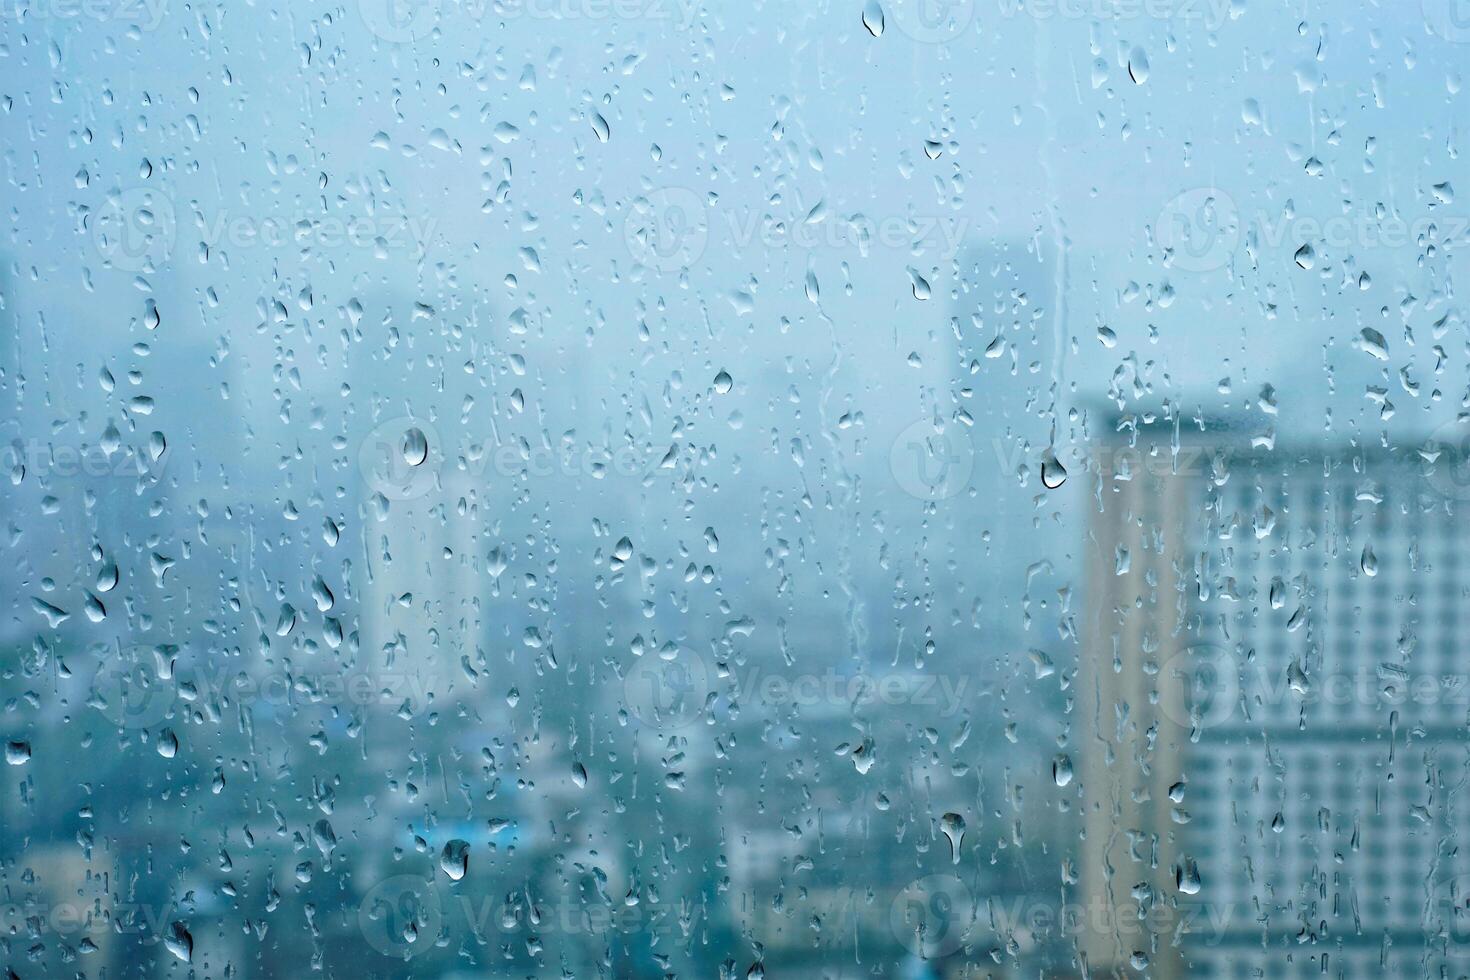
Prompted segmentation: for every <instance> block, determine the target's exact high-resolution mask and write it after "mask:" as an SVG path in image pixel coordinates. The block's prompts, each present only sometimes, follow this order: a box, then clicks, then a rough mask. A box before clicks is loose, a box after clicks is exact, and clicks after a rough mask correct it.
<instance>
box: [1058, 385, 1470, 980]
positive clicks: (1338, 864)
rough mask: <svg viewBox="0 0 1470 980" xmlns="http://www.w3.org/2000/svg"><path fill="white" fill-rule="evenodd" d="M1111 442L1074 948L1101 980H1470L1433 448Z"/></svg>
mask: <svg viewBox="0 0 1470 980" xmlns="http://www.w3.org/2000/svg"><path fill="white" fill-rule="evenodd" d="M1104 428H1105V431H1102V432H1099V433H1098V434H1097V439H1096V441H1095V443H1094V449H1093V453H1092V457H1091V458H1092V460H1093V461H1094V462H1095V463H1096V464H1097V466H1096V467H1095V471H1094V472H1092V473H1090V474H1089V475H1088V476H1087V479H1089V480H1092V481H1093V483H1092V484H1091V485H1092V486H1093V487H1095V491H1096V492H1095V494H1094V495H1093V499H1094V504H1095V508H1094V512H1093V516H1092V521H1091V526H1090V535H1091V540H1090V541H1089V548H1090V554H1091V558H1090V562H1089V574H1088V588H1089V599H1088V607H1087V611H1088V616H1087V624H1086V629H1085V632H1084V635H1085V640H1086V642H1085V645H1084V649H1083V661H1082V664H1081V667H1080V671H1079V674H1080V683H1079V690H1081V691H1085V692H1088V693H1087V697H1086V698H1084V699H1080V700H1079V706H1080V707H1081V708H1082V724H1081V727H1080V731H1079V738H1078V742H1079V746H1080V747H1081V750H1082V754H1083V759H1084V761H1083V765H1082V766H1081V768H1080V771H1081V777H1082V779H1083V782H1084V792H1085V799H1086V801H1087V804H1086V808H1085V811H1084V824H1085V839H1084V842H1083V845H1082V854H1083V859H1082V861H1081V865H1082V868H1083V879H1082V882H1081V890H1082V895H1083V901H1084V903H1085V906H1086V907H1087V908H1088V910H1089V918H1088V922H1089V925H1090V928H1089V929H1087V930H1086V931H1085V932H1084V934H1083V936H1082V937H1081V940H1080V942H1079V952H1081V953H1082V954H1083V955H1085V956H1086V958H1087V961H1088V965H1089V967H1090V968H1091V969H1093V971H1094V973H1095V974H1096V972H1097V971H1100V970H1108V969H1113V968H1126V967H1130V966H1131V967H1133V968H1141V966H1140V965H1141V964H1145V963H1146V964H1148V967H1149V969H1150V971H1151V975H1153V976H1209V977H1230V978H1236V977H1239V978H1244V977H1258V976H1302V977H1306V976H1314V977H1315V976H1332V977H1338V976H1358V975H1364V974H1365V973H1385V974H1387V975H1408V974H1409V973H1415V974H1419V973H1421V972H1422V971H1424V970H1429V971H1430V973H1429V974H1428V975H1445V976H1450V975H1459V973H1461V972H1463V970H1464V969H1465V966H1466V954H1465V953H1464V952H1463V944H1462V943H1461V942H1460V940H1462V939H1463V938H1464V935H1465V931H1466V929H1467V927H1470V925H1467V922H1470V920H1467V918H1466V909H1465V902H1466V898H1467V896H1466V891H1467V888H1466V885H1467V883H1470V877H1467V876H1466V872H1467V871H1470V862H1467V856H1466V854H1465V853H1464V849H1463V848H1462V847H1461V846H1460V845H1459V841H1460V840H1462V839H1463V838H1464V836H1465V834H1466V832H1467V831H1470V811H1467V810H1466V808H1465V807H1464V806H1463V805H1462V804H1461V802H1460V801H1459V798H1458V797H1459V793H1460V789H1459V787H1460V785H1461V784H1462V783H1463V776H1462V775H1457V774H1462V773H1463V769H1464V764H1465V763H1464V760H1465V738H1464V732H1465V730H1466V728H1465V726H1466V722H1467V711H1470V698H1467V696H1466V694H1465V686H1464V685H1465V679H1466V676H1467V671H1466V668H1465V666H1464V658H1463V651H1462V650H1461V649H1460V640H1459V634H1460V632H1461V631H1460V627H1459V622H1460V618H1461V614H1460V612H1459V610H1460V608H1461V606H1462V605H1463V603H1464V598H1463V596H1464V591H1465V586H1464V584H1463V583H1461V582H1460V577H1461V576H1460V569H1461V567H1462V565H1463V558H1462V557H1461V554H1462V551H1463V545H1464V538H1465V536H1466V534H1467V533H1470V530H1467V527H1466V524H1465V522H1464V520H1463V517H1462V516H1461V515H1460V514H1459V513H1458V510H1459V508H1460V507H1462V506H1463V505H1462V503H1461V502H1459V501H1457V500H1454V499H1450V498H1448V497H1447V496H1446V495H1445V494H1443V493H1441V492H1440V491H1439V490H1438V489H1437V482H1438V481H1437V480H1436V479H1435V476H1434V474H1433V472H1432V470H1430V471H1429V472H1428V473H1427V474H1426V469H1427V467H1428V466H1429V465H1430V464H1428V463H1426V456H1425V455H1424V454H1421V453H1419V452H1417V451H1416V448H1417V447H1408V448H1406V449H1403V450H1389V449H1386V448H1382V447H1360V446H1354V445H1352V444H1350V443H1345V444H1342V445H1327V444H1323V445H1300V444H1299V445H1286V444H1282V445H1274V446H1273V445H1271V444H1270V439H1269V436H1267V435H1266V434H1264V433H1253V432H1249V431H1248V430H1247V429H1246V428H1245V427H1244V426H1243V425H1240V424H1236V425H1233V426H1231V425H1226V426H1218V425H1215V426H1212V425H1202V424H1201V423H1200V422H1199V421H1198V420H1195V419H1189V418H1185V417H1182V416H1177V415H1175V416H1170V415H1167V414H1164V413H1160V415H1159V416H1158V417H1156V418H1146V417H1116V418H1111V419H1108V420H1107V421H1106V422H1105V423H1104ZM1263 428H1264V427H1263ZM1441 971H1444V972H1441Z"/></svg>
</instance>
